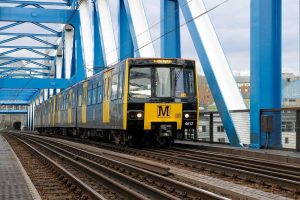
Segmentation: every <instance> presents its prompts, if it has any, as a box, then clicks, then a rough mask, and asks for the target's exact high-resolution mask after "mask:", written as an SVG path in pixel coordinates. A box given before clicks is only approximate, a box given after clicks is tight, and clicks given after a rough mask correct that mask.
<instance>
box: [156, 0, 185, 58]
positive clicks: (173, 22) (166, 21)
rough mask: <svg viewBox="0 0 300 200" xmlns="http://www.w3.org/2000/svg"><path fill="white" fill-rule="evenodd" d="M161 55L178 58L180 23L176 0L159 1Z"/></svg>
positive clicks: (179, 54) (179, 52) (179, 55)
mask: <svg viewBox="0 0 300 200" xmlns="http://www.w3.org/2000/svg"><path fill="white" fill-rule="evenodd" d="M160 13H161V19H162V23H161V32H162V33H161V34H162V35H164V37H163V38H162V40H161V56H162V57H164V58H173V57H175V58H180V57H181V51H180V49H181V47H180V46H181V45H180V23H179V4H178V1H177V0H164V1H161V12H160Z"/></svg>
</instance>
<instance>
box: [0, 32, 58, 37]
mask: <svg viewBox="0 0 300 200" xmlns="http://www.w3.org/2000/svg"><path fill="white" fill-rule="evenodd" d="M0 35H7V36H17V35H20V36H35V37H60V36H61V33H52V34H46V33H45V34H39V33H1V32H0Z"/></svg>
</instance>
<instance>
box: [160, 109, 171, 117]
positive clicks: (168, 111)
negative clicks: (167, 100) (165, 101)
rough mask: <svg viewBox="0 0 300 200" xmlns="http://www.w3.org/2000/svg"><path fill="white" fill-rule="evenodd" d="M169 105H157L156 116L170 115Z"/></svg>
mask: <svg viewBox="0 0 300 200" xmlns="http://www.w3.org/2000/svg"><path fill="white" fill-rule="evenodd" d="M170 110H171V109H170V106H157V117H170Z"/></svg>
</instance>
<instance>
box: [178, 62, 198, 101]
mask: <svg viewBox="0 0 300 200" xmlns="http://www.w3.org/2000/svg"><path fill="white" fill-rule="evenodd" d="M194 82H195V81H194V71H193V70H192V69H182V68H176V69H175V86H176V91H175V95H176V97H187V96H193V95H194V94H195V85H194Z"/></svg>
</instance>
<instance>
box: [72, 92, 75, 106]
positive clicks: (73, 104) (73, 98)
mask: <svg viewBox="0 0 300 200" xmlns="http://www.w3.org/2000/svg"><path fill="white" fill-rule="evenodd" d="M72 108H75V92H73V93H72Z"/></svg>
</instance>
